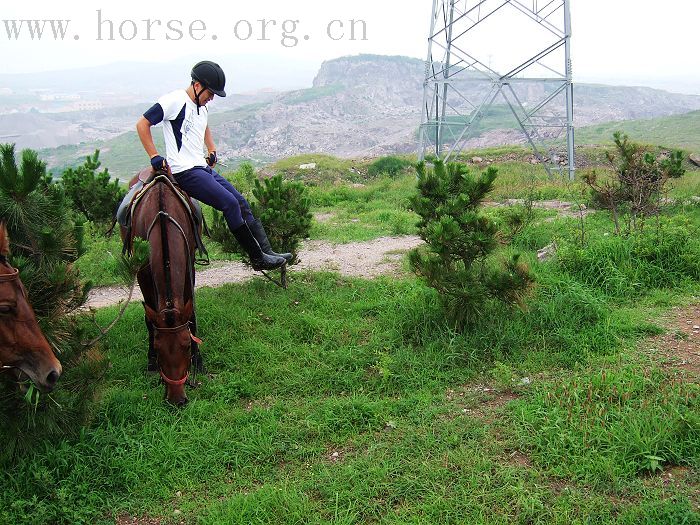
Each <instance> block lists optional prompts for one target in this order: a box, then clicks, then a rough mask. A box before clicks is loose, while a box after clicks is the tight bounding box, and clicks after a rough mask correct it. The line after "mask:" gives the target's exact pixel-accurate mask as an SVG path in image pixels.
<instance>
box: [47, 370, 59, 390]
mask: <svg viewBox="0 0 700 525" xmlns="http://www.w3.org/2000/svg"><path fill="white" fill-rule="evenodd" d="M58 377H59V376H58V372H56V371H55V370H52V371H51V373H49V375H48V376H46V384H47V385H48V386H54V385H55V384H56V382H57V381H58Z"/></svg>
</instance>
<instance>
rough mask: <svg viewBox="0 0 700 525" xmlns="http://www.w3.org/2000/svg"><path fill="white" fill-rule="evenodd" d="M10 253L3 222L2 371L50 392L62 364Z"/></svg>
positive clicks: (0, 238)
mask: <svg viewBox="0 0 700 525" xmlns="http://www.w3.org/2000/svg"><path fill="white" fill-rule="evenodd" d="M9 253H10V240H9V237H8V234H7V227H6V226H5V223H0V372H3V371H6V370H13V371H16V372H18V376H21V373H24V374H26V375H27V376H28V377H29V379H31V381H32V382H33V383H34V384H35V385H36V387H37V388H39V390H42V391H44V392H50V391H51V390H53V388H54V387H55V386H56V382H57V381H58V378H59V377H60V375H61V363H59V362H58V359H56V356H55V355H54V353H53V350H51V346H49V343H48V341H47V340H46V337H44V334H43V333H42V332H41V329H40V328H39V324H38V323H37V321H36V316H35V315H34V310H32V307H31V305H30V304H29V300H28V299H27V293H26V290H25V288H24V285H23V284H22V281H21V280H20V278H19V270H17V269H16V268H13V267H12V266H10V264H9V263H8V262H7V256H8V255H9Z"/></svg>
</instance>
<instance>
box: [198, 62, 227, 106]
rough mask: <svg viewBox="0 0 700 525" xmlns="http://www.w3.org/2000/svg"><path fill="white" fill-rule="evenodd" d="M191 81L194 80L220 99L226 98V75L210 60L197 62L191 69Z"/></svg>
mask: <svg viewBox="0 0 700 525" xmlns="http://www.w3.org/2000/svg"><path fill="white" fill-rule="evenodd" d="M192 80H196V81H197V82H199V83H200V84H202V86H204V87H205V88H206V89H208V90H210V91H211V92H212V93H214V94H215V95H219V96H220V97H225V96H226V91H224V87H225V86H226V75H224V70H223V69H221V66H219V64H217V63H215V62H211V61H210V60H203V61H201V62H197V63H196V64H195V65H194V67H193V68H192Z"/></svg>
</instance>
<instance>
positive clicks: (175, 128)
mask: <svg viewBox="0 0 700 525" xmlns="http://www.w3.org/2000/svg"><path fill="white" fill-rule="evenodd" d="M191 76H192V80H191V82H190V85H189V86H188V87H187V88H186V89H179V90H177V91H173V92H171V93H168V94H167V95H164V96H162V97H161V98H160V99H159V100H158V102H157V103H156V104H154V105H153V106H152V107H151V108H150V109H149V110H148V111H146V112H145V113H144V114H143V116H142V117H141V118H140V119H139V121H138V122H137V124H136V130H137V132H138V134H139V138H140V139H141V143H142V144H143V147H144V149H145V150H146V153H148V155H149V156H150V158H151V166H153V169H154V170H167V168H168V167H169V168H170V170H171V171H172V174H173V176H174V178H175V180H176V181H177V183H178V185H179V186H180V187H181V188H182V189H183V190H185V191H186V192H187V194H188V195H189V196H190V197H192V198H195V199H197V200H199V201H201V202H203V203H205V204H208V205H209V206H211V207H213V208H215V209H217V210H219V211H221V212H222V213H223V215H224V218H225V219H226V223H227V225H228V227H229V229H230V230H231V232H232V233H233V235H234V236H235V237H236V239H237V240H238V242H239V243H240V244H241V246H242V247H243V248H244V249H245V251H246V252H247V253H248V255H249V257H250V261H251V264H252V266H253V269H254V270H272V269H275V268H279V267H281V266H283V265H284V264H286V263H287V262H289V261H291V260H292V254H291V253H281V254H280V253H275V252H274V251H273V250H272V247H271V246H270V242H269V240H268V238H267V235H266V233H265V230H264V229H263V226H262V224H261V223H260V221H258V220H256V219H255V217H253V214H252V213H251V210H250V205H249V204H248V201H246V199H245V198H244V197H243V195H241V194H240V193H239V192H238V190H236V188H234V186H233V185H232V184H231V183H230V182H229V181H227V180H226V179H225V178H224V177H222V176H221V175H219V174H218V173H217V172H216V171H215V170H214V169H213V168H214V166H215V165H216V162H217V156H216V145H215V144H214V139H213V138H212V134H211V130H210V129H209V126H208V124H207V118H208V115H209V111H208V109H207V107H206V106H207V104H208V103H209V102H211V100H212V99H213V98H214V96H215V95H218V96H220V97H225V96H226V91H224V87H225V84H226V77H225V75H224V72H223V70H222V69H221V67H219V65H218V64H216V63H214V62H210V61H206V60H205V61H202V62H198V63H197V64H195V66H194V67H193V68H192V73H191ZM160 122H162V123H163V135H164V137H165V152H166V157H167V160H166V159H164V158H163V157H162V156H161V155H159V154H158V150H157V149H156V147H155V145H154V143H153V137H152V135H151V126H154V125H156V124H158V123H160ZM205 145H206V148H207V152H208V153H207V156H206V157H204V146H205Z"/></svg>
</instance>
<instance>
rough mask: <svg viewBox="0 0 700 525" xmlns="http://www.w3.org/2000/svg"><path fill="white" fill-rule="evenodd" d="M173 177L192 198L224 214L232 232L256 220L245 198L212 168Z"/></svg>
mask: <svg viewBox="0 0 700 525" xmlns="http://www.w3.org/2000/svg"><path fill="white" fill-rule="evenodd" d="M173 176H174V177H175V180H176V181H177V183H178V184H179V185H180V187H181V188H182V189H183V190H185V191H186V192H187V194H188V195H189V196H190V197H192V198H193V199H197V200H198V201H201V202H203V203H204V204H208V205H209V206H211V207H212V208H214V209H217V210H219V211H220V212H222V213H223V214H224V218H225V219H226V224H228V227H229V228H230V229H231V230H235V229H236V228H238V227H239V226H241V225H242V224H243V222H244V221H247V222H250V221H253V220H255V218H254V217H253V214H252V212H251V211H250V204H248V201H247V200H245V197H243V195H241V194H240V193H239V192H238V190H237V189H236V188H234V187H233V184H231V183H230V182H229V181H227V180H226V179H225V178H223V177H222V176H221V175H219V174H218V173H217V172H215V171H214V170H213V169H211V168H210V167H208V166H207V167H195V168H191V169H189V170H185V171H181V172H180V173H174V174H173Z"/></svg>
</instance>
